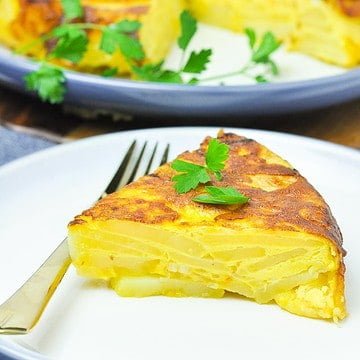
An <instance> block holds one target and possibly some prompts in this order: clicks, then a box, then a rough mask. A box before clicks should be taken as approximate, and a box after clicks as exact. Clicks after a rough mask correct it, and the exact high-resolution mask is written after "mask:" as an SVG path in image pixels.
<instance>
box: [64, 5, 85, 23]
mask: <svg viewBox="0 0 360 360" xmlns="http://www.w3.org/2000/svg"><path fill="white" fill-rule="evenodd" d="M61 5H62V8H63V11H64V17H65V20H66V21H71V20H73V19H77V18H81V17H83V15H84V9H83V7H82V6H81V2H80V0H61Z"/></svg>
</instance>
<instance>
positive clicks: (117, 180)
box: [100, 140, 170, 199]
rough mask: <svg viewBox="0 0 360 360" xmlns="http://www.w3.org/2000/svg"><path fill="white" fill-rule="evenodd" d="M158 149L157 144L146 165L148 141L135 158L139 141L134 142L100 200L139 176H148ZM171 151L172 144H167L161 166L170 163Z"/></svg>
mask: <svg viewBox="0 0 360 360" xmlns="http://www.w3.org/2000/svg"><path fill="white" fill-rule="evenodd" d="M158 147H159V143H158V142H157V143H156V144H155V145H154V147H153V148H152V151H151V155H150V158H149V160H147V162H146V163H145V160H144V159H145V158H146V157H145V154H146V153H147V151H146V150H147V148H148V142H147V141H146V142H145V143H144V144H143V145H142V147H141V150H140V153H139V155H138V156H135V155H134V154H135V152H136V148H137V141H136V140H134V141H133V142H132V144H131V145H130V147H129V149H128V151H127V152H126V154H125V156H124V158H123V160H122V162H121V164H120V165H119V167H118V169H117V171H116V173H115V175H114V177H113V179H112V181H111V182H110V184H109V185H108V187H107V188H106V189H105V191H104V193H103V194H102V196H101V197H100V199H101V198H103V197H104V196H106V195H109V194H111V193H113V192H115V191H116V190H117V189H119V188H120V187H122V186H124V185H127V184H130V183H131V182H133V181H134V180H136V178H138V177H139V176H142V175H148V174H149V173H150V171H151V170H152V168H153V163H154V160H155V158H156V155H157V152H158ZM169 150H170V144H167V146H166V148H165V150H164V151H163V153H162V155H161V160H160V165H163V164H165V163H166V162H167V161H168V157H169ZM143 165H145V166H143ZM141 168H145V170H144V171H142V172H141V171H140V170H139V169H141ZM128 174H129V175H128Z"/></svg>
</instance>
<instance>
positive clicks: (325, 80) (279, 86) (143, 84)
mask: <svg viewBox="0 0 360 360" xmlns="http://www.w3.org/2000/svg"><path fill="white" fill-rule="evenodd" d="M1 63H3V64H6V63H7V64H8V65H10V66H12V67H21V68H22V69H23V70H26V71H33V70H35V69H36V68H37V67H38V66H39V65H40V64H41V61H36V60H34V59H32V58H30V57H27V56H22V55H18V54H16V53H14V52H12V50H11V49H9V48H6V47H4V46H0V65H1ZM0 73H1V69H0ZM64 73H65V76H66V78H67V79H68V80H71V81H75V82H79V83H96V84H97V85H104V86H111V87H120V88H124V89H126V88H128V89H136V90H146V91H159V90H164V89H165V90H167V91H171V92H187V93H188V92H189V91H190V92H195V93H196V92H202V93H204V92H205V93H210V94H216V93H217V92H221V93H224V92H226V93H232V92H242V91H246V92H250V93H256V92H258V91H259V90H260V89H261V91H264V92H272V91H281V90H289V91H291V90H294V89H303V88H307V87H311V86H312V85H314V86H315V85H316V86H321V85H324V86H326V85H329V84H334V83H337V82H345V81H350V80H353V81H354V82H359V86H360V67H357V68H354V69H351V70H347V71H346V72H345V73H344V74H339V75H331V76H324V77H320V78H315V79H307V80H298V81H287V82H281V83H264V84H253V85H251V84H250V85H225V86H222V85H196V86H194V85H188V84H169V83H157V82H148V81H138V80H131V79H124V78H106V77H103V76H100V75H96V74H90V73H83V72H79V71H75V70H69V69H66V68H65V69H64Z"/></svg>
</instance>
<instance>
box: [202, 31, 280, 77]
mask: <svg viewBox="0 0 360 360" xmlns="http://www.w3.org/2000/svg"><path fill="white" fill-rule="evenodd" d="M245 34H246V36H247V38H248V43H249V46H250V50H251V56H250V59H249V60H248V61H247V63H246V64H245V65H244V66H243V67H242V68H240V69H239V70H237V71H233V72H229V73H225V74H220V75H217V76H213V77H209V78H206V79H202V80H201V82H207V81H214V80H223V79H226V78H229V77H234V76H237V75H243V76H246V77H248V78H250V79H252V80H254V81H256V82H257V83H266V82H269V81H270V78H269V76H271V75H272V76H273V75H278V74H279V68H278V66H277V65H276V63H275V62H274V60H273V59H272V58H271V56H272V55H273V54H274V53H275V52H276V51H277V50H278V49H279V47H280V45H281V42H280V41H278V40H277V39H276V37H275V36H274V34H273V33H272V32H266V33H265V34H264V35H263V36H262V37H261V39H258V38H257V35H256V33H255V31H254V30H253V29H250V28H247V29H246V30H245Z"/></svg>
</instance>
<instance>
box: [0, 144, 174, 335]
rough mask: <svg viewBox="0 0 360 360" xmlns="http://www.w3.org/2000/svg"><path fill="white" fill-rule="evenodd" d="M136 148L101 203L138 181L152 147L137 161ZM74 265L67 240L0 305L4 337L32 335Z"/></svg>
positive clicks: (149, 165)
mask: <svg viewBox="0 0 360 360" xmlns="http://www.w3.org/2000/svg"><path fill="white" fill-rule="evenodd" d="M136 145H137V143H136V141H134V142H133V143H132V144H131V146H130V147H129V149H128V151H127V153H126V155H125V157H124V159H123V160H122V162H121V164H120V166H119V167H118V169H117V171H116V173H115V175H114V177H113V178H112V179H111V181H110V183H109V184H108V186H107V188H106V189H105V191H104V192H103V193H102V194H101V196H100V197H99V199H98V200H100V199H102V198H104V197H105V196H107V195H109V194H111V193H113V192H115V191H116V190H117V189H118V188H119V187H121V186H124V185H126V184H129V183H130V182H132V181H133V180H135V177H136V175H137V173H138V172H139V167H140V165H141V163H142V161H143V157H144V154H145V151H146V148H147V145H148V144H147V142H145V143H144V145H143V146H142V148H141V151H140V154H139V156H138V157H137V159H135V158H134V150H135V148H136ZM157 149H158V144H156V145H155V146H154V148H153V150H152V153H151V156H150V160H149V161H148V163H147V164H146V170H145V171H144V172H143V174H144V175H147V174H149V172H150V170H151V168H152V164H153V162H154V159H155V156H156V153H157ZM169 149H170V147H169V145H167V147H166V149H165V151H164V152H163V154H162V157H161V161H160V165H163V164H164V163H166V162H167V159H168V155H169ZM134 161H135V164H134V165H133V167H131V166H130V164H131V163H133V162H134ZM129 172H130V175H129V177H128V178H126V174H128V173H129ZM70 264H71V258H70V255H69V251H68V247H67V239H64V240H63V241H62V243H61V244H60V245H59V246H58V247H57V248H56V249H55V251H54V252H53V253H52V254H51V255H50V256H49V257H48V259H47V260H46V261H45V262H44V263H43V264H42V265H41V266H40V268H39V269H38V270H37V271H36V272H35V273H34V274H33V275H32V276H31V277H30V278H29V279H28V280H27V281H26V282H25V283H24V284H23V285H22V286H21V288H19V289H18V290H17V291H16V292H15V293H14V294H13V295H12V296H11V297H10V298H9V299H8V300H6V301H5V302H4V303H3V304H2V305H0V334H11V335H21V334H27V333H29V332H30V331H31V330H32V328H33V327H34V326H35V325H36V324H37V322H38V321H39V319H40V317H41V315H42V313H43V312H44V310H45V308H46V306H47V304H48V302H49V300H50V299H51V297H52V295H53V294H54V292H55V290H56V289H57V287H58V285H59V284H60V282H61V280H62V279H63V277H64V275H65V273H66V271H67V269H68V268H69V266H70Z"/></svg>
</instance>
